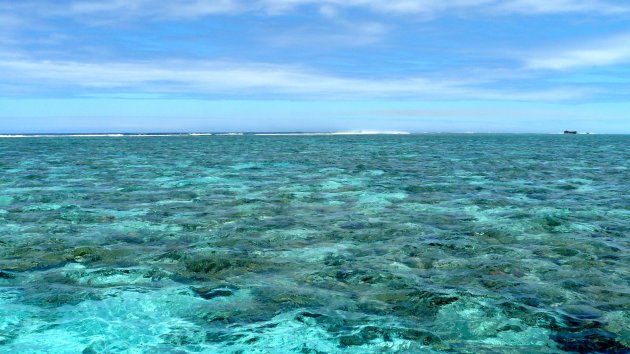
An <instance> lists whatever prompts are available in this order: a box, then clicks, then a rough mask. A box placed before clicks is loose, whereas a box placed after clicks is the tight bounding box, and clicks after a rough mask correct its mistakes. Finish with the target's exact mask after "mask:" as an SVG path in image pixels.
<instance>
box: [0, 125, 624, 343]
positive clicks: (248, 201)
mask: <svg viewBox="0 0 630 354" xmlns="http://www.w3.org/2000/svg"><path fill="white" fill-rule="evenodd" d="M629 161H630V137H627V136H593V135H591V136H562V135H559V136H542V135H541V136H536V135H532V136H526V135H523V136H517V135H412V136H304V137H299V136H297V137H296V136H287V137H273V136H235V137H217V136H211V137H142V138H130V137H110V138H59V137H58V138H23V139H0V352H30V353H37V352H42V353H43V352H53V353H81V352H83V353H106V352H135V353H154V352H172V353H185V352H244V353H279V352H296V353H342V352H343V353H366V352H401V353H406V352H442V351H448V352H463V353H497V352H501V353H510V352H512V353H525V352H539V353H559V352H572V351H574V352H575V351H582V352H588V351H590V352H597V351H600V352H606V351H607V352H628V348H629V347H630V254H629V250H630V188H629V187H630V182H629V181H630V170H629V168H630V162H629Z"/></svg>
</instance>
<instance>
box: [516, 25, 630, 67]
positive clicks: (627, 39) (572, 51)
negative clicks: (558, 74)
mask: <svg viewBox="0 0 630 354" xmlns="http://www.w3.org/2000/svg"><path fill="white" fill-rule="evenodd" d="M629 44H630V33H625V34H621V35H617V36H614V37H609V38H605V39H603V40H599V41H595V42H590V43H585V44H582V45H580V46H575V47H572V48H564V49H560V50H558V49H548V50H545V51H544V52H540V53H538V54H536V55H533V56H531V57H529V58H527V59H526V64H527V67H528V68H530V69H550V70H567V69H574V68H580V67H591V66H605V65H614V64H619V63H627V62H630V45H629Z"/></svg>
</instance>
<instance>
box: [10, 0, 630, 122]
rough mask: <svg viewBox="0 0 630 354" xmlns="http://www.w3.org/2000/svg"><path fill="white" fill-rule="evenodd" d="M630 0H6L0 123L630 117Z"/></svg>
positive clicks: (612, 119) (590, 119)
mask: <svg viewBox="0 0 630 354" xmlns="http://www.w3.org/2000/svg"><path fill="white" fill-rule="evenodd" d="M629 20H630V3H629V2H627V1H621V0H618V1H613V0H599V1H597V0H588V1H587V0H451V1H444V0H415V1H413V0H344V1H342V0H320V1H315V0H249V1H245V0H212V1H210V0H207V1H203V0H171V1H157V0H136V1H127V0H101V1H88V0H74V1H73V0H59V1H54V2H53V1H42V0H21V1H14V0H0V133H53V132H61V133H64V132H66V133H67V132H159V131H170V132H175V131H348V130H404V131H410V132H425V131H430V132H437V131H451V132H464V131H476V132H546V133H553V132H558V131H562V130H564V129H576V130H580V131H590V132H599V133H630V65H629V64H630V21H629Z"/></svg>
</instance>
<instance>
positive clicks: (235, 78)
mask: <svg viewBox="0 0 630 354" xmlns="http://www.w3.org/2000/svg"><path fill="white" fill-rule="evenodd" d="M0 76H2V77H3V78H4V80H8V81H7V82H9V83H12V84H13V85H16V86H20V84H23V85H24V86H25V87H27V88H28V87H31V88H32V87H48V88H51V87H57V88H61V89H71V90H74V91H79V92H81V91H90V90H92V89H95V90H97V91H98V90H104V89H112V90H119V91H128V92H146V93H151V92H153V93H156V92H163V93H185V94H218V95H227V96H233V97H234V96H241V97H242V96H245V97H247V96H252V95H270V94H271V95H273V94H282V95H284V96H287V95H288V96H293V97H305V98H323V97H324V98H358V99H362V98H383V97H396V98H405V97H407V98H417V99H499V100H500V99H506V100H507V99H509V100H544V101H555V100H570V99H576V98H579V97H582V96H583V95H584V94H586V92H584V91H579V90H575V89H571V88H555V89H544V90H537V91H522V90H521V91H518V92H508V91H497V90H491V89H486V88H482V87H479V86H478V85H477V84H478V82H474V81H470V80H432V79H428V78H423V77H409V78H405V79H366V78H352V77H342V76H334V75H328V74H325V73H319V72H315V71H312V70H308V69H305V68H302V67H297V66H285V65H270V64H259V63H238V64H234V63H226V62H194V61H186V62H182V61H179V62H175V61H172V62H155V61H152V62H118V63H108V64H101V63H88V62H76V61H37V60H28V59H16V58H13V59H5V60H0ZM34 83H37V85H34Z"/></svg>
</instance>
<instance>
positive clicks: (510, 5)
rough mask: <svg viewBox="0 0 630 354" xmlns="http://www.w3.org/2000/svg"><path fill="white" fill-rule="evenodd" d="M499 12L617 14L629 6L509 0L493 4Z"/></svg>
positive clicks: (580, 0)
mask: <svg viewBox="0 0 630 354" xmlns="http://www.w3.org/2000/svg"><path fill="white" fill-rule="evenodd" d="M494 6H495V9H496V10H497V11H499V12H506V13H521V14H558V13H572V12H573V13H576V12H582V13H598V14H619V13H628V12H630V7H629V6H628V5H627V4H626V5H618V4H614V3H610V2H604V1H597V0H586V1H585V0H509V1H498V2H496V4H494Z"/></svg>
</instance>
